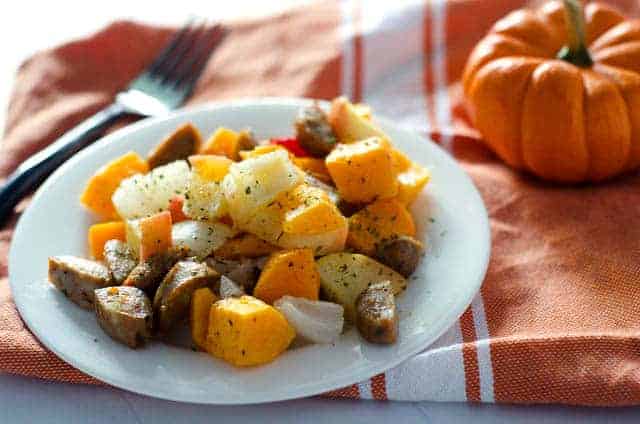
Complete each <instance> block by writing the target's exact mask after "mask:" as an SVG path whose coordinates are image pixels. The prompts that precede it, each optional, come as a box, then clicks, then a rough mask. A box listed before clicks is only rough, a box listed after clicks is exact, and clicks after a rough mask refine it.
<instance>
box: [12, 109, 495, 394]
mask: <svg viewBox="0 0 640 424" xmlns="http://www.w3.org/2000/svg"><path fill="white" fill-rule="evenodd" d="M314 101H316V100H315V99H310V98H303V97H248V98H242V99H235V100H221V101H212V102H206V103H202V104H198V105H194V106H187V107H184V108H180V109H177V110H175V111H173V112H171V113H169V114H167V115H163V116H160V117H153V118H147V119H142V120H140V121H138V122H135V123H133V124H130V125H127V126H125V127H123V128H120V129H118V130H116V131H114V132H112V133H109V134H107V135H105V136H103V137H101V138H100V139H98V140H96V141H95V142H94V143H92V144H91V145H90V146H88V147H87V148H85V149H83V150H81V151H80V152H79V153H77V154H76V155H74V156H73V157H72V158H71V159H69V160H68V161H67V162H65V163H64V164H63V165H62V166H60V167H59V168H58V169H56V171H55V172H54V173H53V174H52V175H50V176H49V177H48V178H47V180H46V181H45V182H44V183H43V184H42V185H41V186H40V187H39V188H38V190H37V191H36V193H35V195H34V196H33V198H32V200H31V202H30V204H29V206H28V207H27V208H26V209H25V210H24V212H23V213H22V215H21V216H20V219H19V220H18V222H17V225H16V227H15V230H14V233H13V236H12V241H11V245H10V247H9V255H8V256H9V263H8V280H9V285H10V288H11V292H12V297H13V299H14V303H15V305H16V308H17V310H18V312H19V314H20V317H21V319H22V320H23V321H24V323H25V325H26V326H27V327H28V329H29V331H31V333H32V334H33V335H34V336H35V337H36V338H37V339H38V341H39V342H40V343H41V344H42V345H43V346H44V347H45V348H46V349H49V350H50V351H51V352H53V353H54V354H55V355H56V356H58V357H59V358H60V359H62V360H63V361H64V362H66V363H67V364H69V365H70V366H72V367H74V368H75V369H77V370H79V371H81V372H82V373H85V374H87V375H90V376H92V377H93V378H95V379H97V380H99V381H102V382H104V383H107V384H109V385H111V386H113V387H117V388H120V389H123V390H127V391H129V392H132V393H138V394H142V395H146V396H150V397H154V398H159V399H165V400H171V401H178V402H185V403H194V404H212V405H247V404H262V403H271V402H278V401H284V400H290V399H298V398H303V397H308V396H314V395H319V394H323V393H326V392H327V391H331V390H336V389H339V388H342V387H346V386H349V385H351V384H355V383H359V382H361V381H365V380H367V379H369V378H371V377H373V376H375V375H377V374H380V373H382V372H386V371H388V370H389V369H392V368H394V367H396V366H397V365H399V364H401V363H402V362H404V361H406V360H408V359H409V358H411V357H413V356H415V355H416V354H418V353H420V352H421V351H423V350H425V349H426V348H428V347H429V346H430V345H431V344H433V342H435V341H436V340H437V339H438V338H439V337H440V336H441V335H442V334H444V332H446V331H447V329H448V328H450V327H451V325H453V324H454V323H455V322H456V321H457V320H458V319H459V318H460V316H462V314H463V313H464V312H465V310H466V309H467V308H468V307H469V306H470V305H471V303H472V301H473V299H474V297H475V296H476V295H477V293H478V292H479V290H480V287H481V285H482V282H483V281H484V279H485V277H486V273H487V269H488V266H489V261H490V258H491V231H490V224H489V216H488V212H487V208H486V205H485V203H484V200H483V199H482V196H481V195H480V192H479V191H478V188H477V187H476V185H475V184H474V183H473V180H472V179H471V177H470V176H469V174H468V173H467V172H466V171H465V170H464V168H462V166H461V165H460V164H459V163H458V162H457V161H456V160H455V159H454V158H453V157H452V156H451V155H450V154H449V153H448V152H447V151H445V150H444V149H443V148H442V147H441V146H440V145H438V144H437V143H436V142H434V141H433V140H432V139H431V138H430V137H424V136H422V135H420V134H419V133H417V132H416V131H414V130H411V129H407V128H405V127H402V126H400V125H398V124H396V123H394V122H393V120H391V119H388V118H386V117H385V116H384V115H383V114H378V113H377V114H376V121H378V122H380V123H382V124H383V126H388V127H391V128H394V129H396V130H399V131H401V132H404V133H407V134H410V135H411V136H412V137H413V138H416V139H418V138H419V139H421V140H422V142H426V143H431V145H432V146H431V147H432V148H434V150H435V151H436V152H437V154H438V155H439V156H441V158H440V159H442V160H444V161H446V162H450V163H451V165H452V166H453V167H455V168H457V169H458V170H459V171H460V174H461V177H462V178H463V179H465V180H466V182H467V183H468V184H469V186H470V188H471V189H472V190H471V192H472V193H473V196H475V197H476V198H477V199H476V200H477V201H479V202H478V203H479V205H481V206H482V210H481V212H482V214H481V216H479V219H480V221H481V222H482V224H483V225H482V229H481V230H482V231H481V232H482V234H483V236H484V237H483V244H484V245H485V246H484V247H485V248H484V249H483V252H482V253H483V257H482V263H481V267H480V269H481V272H479V273H478V276H477V277H476V281H474V285H473V290H469V291H468V293H469V294H468V295H467V296H466V297H465V299H464V302H460V303H459V305H460V306H459V307H458V308H457V309H456V310H455V314H452V316H454V315H455V316H456V319H455V320H454V319H451V320H450V321H449V320H442V321H440V322H436V323H434V326H437V327H438V329H437V331H435V332H434V333H433V334H434V335H433V336H432V337H431V338H428V339H426V341H424V342H422V343H417V344H416V345H415V346H412V347H411V349H408V350H407V351H406V354H405V355H404V356H400V357H399V358H393V359H390V360H389V361H387V362H386V363H385V364H384V366H372V367H371V368H372V369H371V370H369V371H366V372H365V371H361V372H360V374H358V375H357V376H356V375H353V374H352V375H351V377H349V376H344V377H342V378H337V379H335V380H334V381H333V383H332V385H333V386H335V387H334V388H333V389H328V390H321V391H318V390H317V389H313V388H312V389H309V388H304V387H303V388H302V389H301V390H288V391H283V392H279V396H276V397H270V398H265V397H263V398H260V399H258V400H252V401H250V402H247V401H243V400H242V398H241V397H240V398H239V399H238V400H237V401H235V400H232V401H223V402H217V401H216V399H211V400H194V399H189V398H186V397H180V396H179V395H175V396H171V395H169V394H165V393H154V392H153V391H152V390H146V389H141V388H136V389H133V388H130V387H128V386H127V385H126V382H122V381H120V380H119V379H115V378H110V376H109V375H108V373H101V372H99V370H96V369H87V367H83V366H82V364H80V365H78V364H77V362H75V361H73V357H72V356H71V355H67V354H65V353H63V352H61V351H60V350H58V349H57V347H56V345H55V343H53V342H52V340H50V339H49V338H48V337H47V335H46V334H43V333H42V332H41V331H40V330H39V329H38V326H37V325H35V323H34V322H32V321H31V317H29V315H28V314H23V312H22V310H23V308H26V306H23V303H22V299H21V297H20V295H18V296H16V295H15V293H19V290H18V291H16V284H17V282H16V279H17V277H15V273H16V271H13V272H12V268H13V267H12V266H11V265H12V264H14V263H17V262H16V261H17V258H15V256H16V255H17V254H16V253H15V249H14V245H15V244H14V240H16V239H19V238H21V237H23V235H22V233H23V232H26V231H27V229H26V228H25V224H24V222H26V221H27V219H26V217H28V216H30V214H31V210H32V206H33V205H34V204H35V203H36V202H37V200H38V199H39V198H40V197H41V196H42V195H43V193H44V192H45V191H46V190H47V189H48V188H49V187H50V186H51V185H53V184H54V183H55V182H56V180H57V179H58V178H59V177H60V176H61V175H62V174H64V173H65V172H66V170H67V168H70V167H72V166H74V165H75V164H76V163H78V162H81V161H82V160H83V159H84V157H85V156H88V155H90V154H92V151H93V150H94V149H99V148H100V146H102V145H104V144H108V143H109V142H110V141H111V140H112V139H119V138H123V137H126V136H127V135H128V134H130V133H134V132H137V131H143V130H144V129H145V128H147V127H151V126H154V125H157V124H158V123H160V122H162V121H165V120H171V119H176V118H179V117H181V116H188V115H191V114H196V113H201V112H205V111H215V110H217V109H224V108H234V107H246V106H260V105H274V106H282V105H286V106H302V105H305V104H310V103H311V102H314ZM319 102H320V103H321V104H324V105H326V104H328V102H327V101H325V100H319ZM362 375H364V376H362Z"/></svg>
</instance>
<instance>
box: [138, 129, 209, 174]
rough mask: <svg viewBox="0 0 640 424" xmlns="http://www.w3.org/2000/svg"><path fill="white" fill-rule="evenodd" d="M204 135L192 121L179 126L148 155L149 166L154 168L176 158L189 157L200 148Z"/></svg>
mask: <svg viewBox="0 0 640 424" xmlns="http://www.w3.org/2000/svg"><path fill="white" fill-rule="evenodd" d="M201 144H202V136H201V135H200V132H199V131H198V129H197V128H196V127H194V126H193V124H192V123H190V122H187V123H186V124H183V125H181V126H179V127H178V128H177V129H176V130H175V131H174V132H172V133H171V134H170V135H168V136H167V137H166V138H165V139H164V140H162V141H161V142H160V144H158V145H157V146H156V147H155V148H154V149H153V150H152V151H151V152H150V153H149V156H148V157H147V162H148V163H149V168H151V169H153V168H156V167H158V166H161V165H166V164H168V163H171V162H173V161H176V160H180V159H187V158H188V157H189V156H191V155H194V154H196V153H197V152H198V150H199V149H200V145H201Z"/></svg>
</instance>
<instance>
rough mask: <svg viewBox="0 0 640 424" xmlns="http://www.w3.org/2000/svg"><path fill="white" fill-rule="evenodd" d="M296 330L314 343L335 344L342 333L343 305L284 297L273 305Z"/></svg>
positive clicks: (299, 334)
mask: <svg viewBox="0 0 640 424" xmlns="http://www.w3.org/2000/svg"><path fill="white" fill-rule="evenodd" d="M273 306H275V307H276V308H277V309H278V310H279V311H280V312H282V314H283V315H284V316H285V318H287V321H289V324H291V325H292V326H293V328H295V329H296V334H297V335H298V336H300V337H302V338H303V339H305V340H307V341H310V342H313V343H333V342H335V341H336V340H337V339H338V338H339V337H340V334H341V333H342V327H343V326H344V316H343V315H344V308H343V307H342V305H338V304H337V303H331V302H323V301H320V300H309V299H304V298H300V297H293V296H283V297H281V298H280V299H278V300H276V301H275V302H274V304H273Z"/></svg>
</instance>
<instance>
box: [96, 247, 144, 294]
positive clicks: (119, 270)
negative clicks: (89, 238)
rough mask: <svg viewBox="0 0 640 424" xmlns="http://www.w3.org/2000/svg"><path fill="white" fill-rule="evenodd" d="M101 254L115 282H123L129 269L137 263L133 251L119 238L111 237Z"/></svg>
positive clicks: (129, 272) (131, 269) (129, 271)
mask: <svg viewBox="0 0 640 424" xmlns="http://www.w3.org/2000/svg"><path fill="white" fill-rule="evenodd" d="M102 256H103V258H104V263H105V264H106V265H107V268H108V269H109V271H110V272H111V276H112V277H113V281H114V282H115V283H116V284H122V283H124V281H125V280H126V279H127V277H128V276H129V274H131V271H133V269H134V268H135V267H136V265H138V261H137V260H136V257H135V255H134V254H133V251H131V249H129V246H128V245H127V243H125V242H123V241H121V240H117V239H113V240H109V241H108V242H106V243H105V244H104V253H103V255H102Z"/></svg>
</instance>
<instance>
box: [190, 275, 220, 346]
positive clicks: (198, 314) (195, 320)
mask: <svg viewBox="0 0 640 424" xmlns="http://www.w3.org/2000/svg"><path fill="white" fill-rule="evenodd" d="M216 300H218V297H217V296H216V295H215V294H214V293H213V290H211V289H210V288H209V287H202V288H199V289H197V290H196V291H194V292H193V295H191V311H190V314H189V325H190V328H191V340H192V341H193V344H194V345H195V347H197V348H198V349H201V350H205V351H206V350H207V333H208V331H209V313H210V312H211V306H212V305H213V303H214V302H215V301H216Z"/></svg>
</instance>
